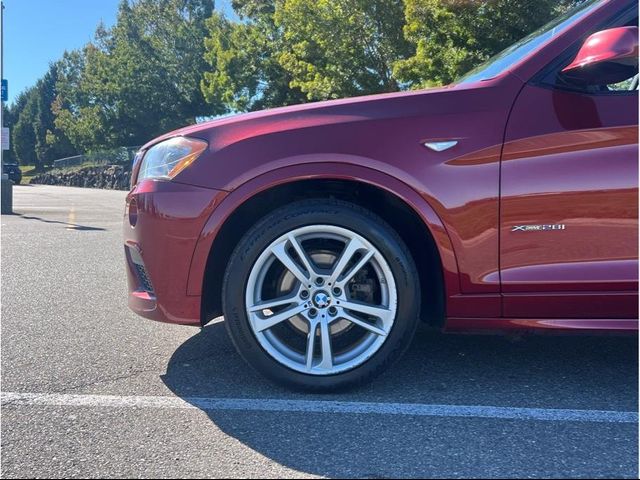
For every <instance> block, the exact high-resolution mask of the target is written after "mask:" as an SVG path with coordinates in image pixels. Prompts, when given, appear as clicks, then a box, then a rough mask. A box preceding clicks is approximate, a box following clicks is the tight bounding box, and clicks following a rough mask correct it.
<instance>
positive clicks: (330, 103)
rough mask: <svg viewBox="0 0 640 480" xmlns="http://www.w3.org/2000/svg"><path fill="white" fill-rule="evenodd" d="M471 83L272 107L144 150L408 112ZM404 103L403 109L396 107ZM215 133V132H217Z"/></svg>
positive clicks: (219, 144)
mask: <svg viewBox="0 0 640 480" xmlns="http://www.w3.org/2000/svg"><path fill="white" fill-rule="evenodd" d="M467 88H469V86H467V85H457V86H456V85H451V86H446V87H438V88H429V89H423V90H414V91H406V92H393V93H383V94H376V95H365V96H360V97H351V98H344V99H339V100H327V101H322V102H314V103H305V104H300V105H292V106H288V107H279V108H272V109H267V110H261V111H256V112H250V113H241V114H235V115H227V116H224V117H220V118H216V119H213V120H210V121H207V122H204V123H199V124H196V125H191V126H188V127H184V128H181V129H178V130H174V131H172V132H169V133H167V134H165V135H162V136H160V137H157V138H155V139H153V140H151V141H150V142H148V143H147V144H145V145H144V146H143V147H142V149H147V148H149V147H151V146H153V145H154V144H156V143H158V142H161V141H163V140H166V139H169V138H172V137H177V136H191V137H196V138H202V139H204V140H207V141H209V143H210V146H211V148H212V149H214V150H218V149H220V148H224V147H225V146H228V145H229V144H231V143H235V142H236V141H239V140H242V139H243V138H248V137H253V136H258V135H262V134H268V133H273V132H277V131H282V130H290V129H294V128H308V127H312V126H317V125H328V124H332V123H340V122H352V121H358V120H371V119H375V118H389V117H391V116H394V115H395V114H396V112H397V114H398V115H400V114H402V115H406V113H407V109H406V106H407V104H411V103H412V102H413V99H414V98H415V97H423V96H425V94H429V95H430V94H437V93H439V92H452V91H454V90H459V89H467ZM400 105H402V106H403V108H395V107H396V106H400ZM214 132H215V135H214V134H213V133H214Z"/></svg>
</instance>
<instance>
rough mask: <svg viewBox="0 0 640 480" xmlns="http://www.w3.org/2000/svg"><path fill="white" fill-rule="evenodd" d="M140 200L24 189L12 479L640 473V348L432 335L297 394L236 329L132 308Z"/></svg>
mask: <svg viewBox="0 0 640 480" xmlns="http://www.w3.org/2000/svg"><path fill="white" fill-rule="evenodd" d="M124 196H125V193H124V192H116V191H102V190H85V189H79V188H65V187H47V186H17V187H15V188H14V210H15V212H16V214H15V215H11V216H2V230H1V233H2V244H1V246H2V247H1V249H2V258H1V261H2V325H1V347H2V354H1V356H2V382H1V386H2V438H1V444H2V460H1V462H2V463H1V466H2V476H3V477H6V478H17V477H22V478H24V477H26V478H29V477H56V478H60V477H105V476H107V477H176V476H179V477H247V476H248V477H257V476H259V477H270V478H271V477H274V478H275V477H282V478H289V477H366V478H385V477H503V478H504V477H556V478H561V477H565V478H566V477H585V478H586V477H588V478H599V477H634V478H636V477H637V476H638V425H637V414H636V413H635V412H637V408H638V358H637V354H638V351H637V350H638V349H637V345H638V344H637V338H635V337H633V338H629V337H586V336H576V337H546V336H545V337H525V338H523V339H522V340H519V341H512V340H509V339H506V338H503V337H497V336H448V335H442V334H439V333H433V332H430V331H427V330H426V329H425V330H423V331H420V332H419V333H418V335H417V337H416V339H415V341H414V342H413V344H412V346H411V348H410V350H409V352H408V353H407V355H406V356H405V357H404V358H403V359H402V361H401V362H400V363H398V364H397V365H396V366H395V367H394V368H392V369H391V370H390V371H388V372H387V373H385V374H384V375H383V376H382V377H380V378H379V379H378V380H377V381H376V382H375V383H373V384H371V385H369V386H367V387H364V388H361V389H358V390H355V391H349V392H346V393H342V394H331V395H304V394H300V393H292V392H290V391H288V390H285V389H282V388H279V387H275V386H273V385H271V384H270V383H268V382H267V381H265V380H263V379H262V378H261V377H259V376H258V375H257V374H255V373H253V372H252V371H251V370H249V369H248V367H246V366H245V364H244V363H243V361H242V360H241V359H240V358H239V357H238V355H237V354H236V353H235V351H234V350H233V347H232V345H231V343H230V341H229V340H228V339H227V336H226V333H225V331H224V325H223V324H222V321H217V322H215V323H213V324H210V325H209V326H207V327H206V328H204V329H203V330H202V331H200V330H198V329H195V328H189V327H180V326H172V325H164V324H158V323H154V322H151V321H147V320H144V319H141V318H138V317H136V316H135V315H134V314H133V313H131V312H130V311H129V310H128V308H127V306H126V282H125V275H124V264H123V248H122V244H121V218H122V213H123V201H124ZM462 406H465V407H470V408H467V409H465V408H462Z"/></svg>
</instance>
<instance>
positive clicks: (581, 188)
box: [500, 13, 638, 319]
mask: <svg viewBox="0 0 640 480" xmlns="http://www.w3.org/2000/svg"><path fill="white" fill-rule="evenodd" d="M636 15H637V13H636ZM633 23H635V25H637V16H636V18H635V19H633V18H632V19H631V21H629V19H628V18H627V19H626V21H625V22H623V23H621V24H622V25H629V24H633ZM612 26H617V25H612ZM592 33H593V32H592ZM572 51H573V54H575V51H576V48H573V50H572V49H569V53H571V52H572ZM571 58H572V57H571V56H566V58H564V59H563V60H562V61H556V62H554V65H551V66H550V67H549V68H548V69H547V71H545V72H543V73H542V74H541V75H538V76H537V77H536V78H535V79H534V80H532V81H530V82H529V83H528V84H527V85H525V86H524V87H523V89H522V91H521V92H520V94H519V96H518V97H517V99H516V101H515V104H514V106H513V109H512V113H511V115H510V118H509V121H508V125H507V129H506V132H505V145H504V149H503V156H502V164H501V205H500V223H501V225H500V227H501V228H500V275H501V288H502V294H503V315H504V316H505V317H508V318H584V319H589V318H600V319H622V318H636V317H637V314H638V312H637V305H638V297H637V289H638V257H637V252H638V90H637V81H636V83H633V82H634V79H633V78H629V79H627V81H626V82H623V83H621V84H617V85H606V86H605V85H602V86H598V87H597V88H592V87H590V88H586V87H584V88H567V86H566V85H558V84H557V83H555V81H554V79H555V78H557V69H560V68H562V67H563V66H565V65H566V64H567V63H568V62H569V61H570V60H571ZM636 78H637V75H636ZM634 87H635V88H634ZM630 88H631V89H630Z"/></svg>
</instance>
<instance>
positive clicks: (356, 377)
mask: <svg viewBox="0 0 640 480" xmlns="http://www.w3.org/2000/svg"><path fill="white" fill-rule="evenodd" d="M314 224H321V225H335V226H338V227H343V228H346V229H349V230H351V231H353V232H356V233H357V234H359V235H361V236H362V237H364V238H365V239H367V240H368V241H369V242H371V243H372V244H373V245H374V246H375V247H376V248H377V249H378V250H379V251H380V253H381V254H382V255H383V257H384V259H385V260H386V261H387V263H388V265H389V267H390V269H391V272H392V275H393V277H394V280H395V283H396V288H397V310H396V317H395V320H394V323H393V327H392V328H391V331H390V332H389V334H388V335H387V338H386V340H385V342H384V343H383V344H382V346H381V347H380V349H379V350H378V351H377V352H376V353H375V354H374V355H373V356H372V357H371V358H369V359H368V360H367V361H366V362H364V363H362V364H361V365H359V366H357V367H355V368H353V369H351V370H348V371H345V372H342V373H337V374H333V375H310V374H305V373H301V372H298V371H295V370H292V369H290V368H288V367H286V366H285V365H283V364H281V363H280V362H278V361H276V360H275V359H274V358H273V357H272V356H271V355H269V354H268V353H267V352H266V351H265V350H264V349H263V348H262V347H261V345H260V343H259V342H258V340H257V338H256V337H255V335H254V333H253V331H252V329H251V326H250V324H249V320H248V316H247V313H246V311H245V291H246V286H247V281H248V278H249V274H250V272H251V269H252V267H253V265H254V263H255V262H256V260H257V258H258V257H259V255H260V254H261V253H262V252H263V250H264V249H266V248H267V247H268V246H269V245H270V243H271V242H273V241H274V240H275V239H277V238H278V237H280V236H281V235H283V234H285V233H287V232H289V231H292V230H294V229H296V228H299V227H303V226H306V225H314ZM222 302H223V311H224V317H225V325H226V328H227V331H228V332H229V335H230V337H231V340H232V342H233V344H234V346H235V347H236V349H237V351H238V352H239V353H240V355H241V356H242V357H243V358H244V359H245V360H246V362H247V363H248V364H249V365H250V366H251V367H253V368H254V369H255V370H257V371H258V372H260V373H261V374H263V375H265V376H266V377H268V378H270V379H271V380H274V381H275V382H277V383H279V384H283V385H286V386H289V387H293V388H296V389H302V390H307V391H331V390H337V389H343V388H347V387H354V386H357V385H361V384H364V383H366V382H369V381H371V380H372V379H373V378H374V377H376V376H377V375H379V374H380V373H382V372H383V371H384V370H385V369H387V368H388V367H389V366H390V365H391V364H392V363H393V362H394V361H396V360H398V358H399V357H400V356H401V355H402V353H404V351H405V350H406V349H407V347H408V346H409V344H410V342H411V340H412V338H413V336H414V333H415V330H416V327H417V325H418V316H419V312H420V284H419V278H418V274H417V271H416V266H415V263H414V261H413V258H412V257H411V254H410V253H409V250H408V249H407V247H406V245H405V244H404V242H403V241H402V239H401V238H400V237H399V235H398V234H397V233H396V232H395V231H394V230H393V229H392V228H391V227H390V226H389V225H388V224H387V223H386V222H385V221H384V220H382V219H381V218H380V217H378V216H377V215H375V214H373V213H372V212H370V211H368V210H366V209H364V208H362V207H360V206H358V205H354V204H351V203H347V202H344V201H339V200H333V199H331V200H330V199H313V200H304V201H298V202H295V203H291V204H289V205H287V206H284V207H281V208H279V209H277V210H275V211H273V212H272V213H271V214H269V215H267V216H266V217H264V218H262V219H261V220H260V221H258V222H257V223H256V224H255V225H253V226H252V227H251V228H250V229H249V231H248V232H247V233H246V234H245V235H244V236H243V237H242V239H241V240H240V242H239V244H238V245H237V247H236V249H235V250H234V252H233V254H232V256H231V258H230V260H229V263H228V265H227V269H226V272H225V277H224V283H223V291H222Z"/></svg>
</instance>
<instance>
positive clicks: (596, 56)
mask: <svg viewBox="0 0 640 480" xmlns="http://www.w3.org/2000/svg"><path fill="white" fill-rule="evenodd" d="M637 73H638V27H618V28H611V29H609V30H602V31H600V32H597V33H594V34H593V35H591V36H590V37H589V38H587V40H586V41H585V42H584V43H583V44H582V47H581V48H580V51H579V52H578V54H577V55H576V57H575V58H574V59H573V62H571V63H570V64H569V65H567V66H566V67H565V68H563V69H562V75H563V76H564V77H565V78H567V79H568V80H571V81H574V82H576V83H580V84H582V85H610V84H614V83H619V82H622V81H624V80H626V79H628V78H631V77H633V76H634V75H636V74H637Z"/></svg>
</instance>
